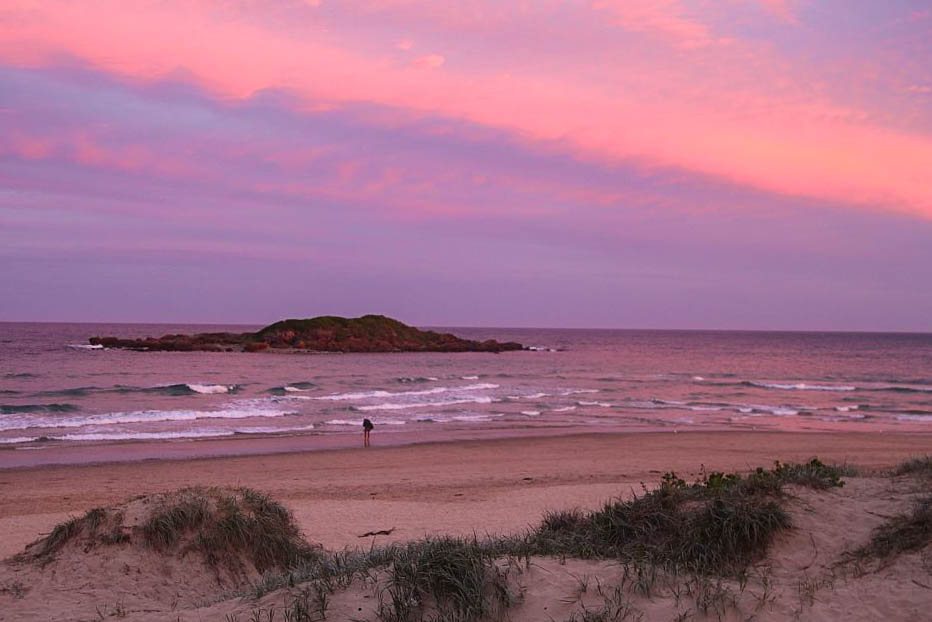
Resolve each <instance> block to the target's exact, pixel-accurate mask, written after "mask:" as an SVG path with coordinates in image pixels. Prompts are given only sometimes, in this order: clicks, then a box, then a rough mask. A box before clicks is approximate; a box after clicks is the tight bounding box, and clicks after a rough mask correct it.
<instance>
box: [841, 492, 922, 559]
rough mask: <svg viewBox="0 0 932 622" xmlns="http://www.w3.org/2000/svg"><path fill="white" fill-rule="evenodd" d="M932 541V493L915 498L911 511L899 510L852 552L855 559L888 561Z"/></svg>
mask: <svg viewBox="0 0 932 622" xmlns="http://www.w3.org/2000/svg"><path fill="white" fill-rule="evenodd" d="M930 543H932V495H927V496H925V497H921V498H919V499H917V500H916V502H915V503H914V504H913V507H912V509H911V510H910V511H909V512H906V513H903V514H898V515H896V516H894V517H892V518H890V519H888V520H887V521H886V522H885V523H883V524H882V525H880V526H879V527H877V528H876V529H875V530H874V532H873V534H872V535H871V539H870V542H868V543H867V544H865V545H863V546H861V547H859V548H858V549H856V550H855V551H854V553H853V555H854V557H855V559H858V560H867V559H875V560H879V561H888V560H890V559H892V558H894V557H896V556H897V555H900V554H903V553H909V552H912V551H919V550H921V549H923V548H925V547H926V546H928V545H929V544H930Z"/></svg>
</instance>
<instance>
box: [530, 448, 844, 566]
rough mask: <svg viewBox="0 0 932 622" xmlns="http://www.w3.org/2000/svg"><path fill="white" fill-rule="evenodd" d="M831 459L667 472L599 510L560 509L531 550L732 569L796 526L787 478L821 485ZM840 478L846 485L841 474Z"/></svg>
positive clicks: (535, 534)
mask: <svg viewBox="0 0 932 622" xmlns="http://www.w3.org/2000/svg"><path fill="white" fill-rule="evenodd" d="M823 469H824V466H822V465H821V463H819V465H816V464H813V463H810V466H805V465H804V466H802V467H800V466H798V465H779V464H778V465H777V466H776V467H775V468H774V469H773V470H771V471H765V470H763V469H758V470H757V471H756V472H754V473H752V474H751V475H749V476H747V477H742V476H740V475H737V474H729V475H725V474H723V473H718V472H714V473H709V474H707V475H706V476H705V477H704V478H703V479H701V480H700V481H698V482H696V483H694V484H691V485H690V484H687V483H686V482H685V481H684V480H683V479H681V478H678V477H677V476H676V474H675V473H672V472H671V473H667V474H666V475H664V476H663V479H662V480H661V484H660V487H659V488H657V489H655V490H652V491H647V490H646V488H645V490H644V493H643V494H642V495H640V496H635V497H634V498H633V499H631V500H628V501H621V500H619V501H613V502H610V503H607V504H606V505H605V506H604V507H603V508H602V509H600V510H597V511H595V512H589V513H582V512H579V511H578V510H572V511H563V512H552V513H549V514H547V515H545V516H544V519H543V521H542V522H541V524H540V526H539V527H538V528H537V529H535V530H533V531H532V532H531V533H530V534H529V535H528V536H527V538H526V541H525V543H524V546H525V547H526V549H527V550H526V551H525V552H526V553H527V554H531V555H561V556H569V557H581V558H615V559H619V560H621V561H624V562H638V563H644V562H647V563H649V564H658V565H660V566H662V567H665V568H667V569H683V570H688V571H695V572H702V573H715V574H730V573H736V572H739V571H741V570H742V569H744V568H746V567H747V565H748V564H750V563H751V562H753V561H755V560H756V559H758V558H759V557H761V556H762V555H763V553H764V552H765V551H766V549H767V546H768V545H769V543H770V541H771V539H772V538H773V535H774V534H775V533H776V532H777V531H779V530H781V529H785V528H787V527H789V526H790V520H789V516H788V515H787V514H786V512H785V511H784V510H783V509H782V508H781V507H780V505H779V504H778V503H777V502H776V501H774V497H776V496H777V495H779V494H780V492H781V487H782V485H783V484H784V483H785V482H787V481H793V482H805V483H807V484H808V485H813V486H816V487H819V488H822V487H825V486H828V485H832V482H835V481H836V479H835V474H834V473H825V472H823ZM834 485H840V482H838V483H835V484H834Z"/></svg>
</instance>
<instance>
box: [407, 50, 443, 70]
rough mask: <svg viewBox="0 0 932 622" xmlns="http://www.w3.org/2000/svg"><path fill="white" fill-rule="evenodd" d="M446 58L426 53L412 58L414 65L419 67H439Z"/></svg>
mask: <svg viewBox="0 0 932 622" xmlns="http://www.w3.org/2000/svg"><path fill="white" fill-rule="evenodd" d="M444 62H446V59H445V58H444V57H443V56H441V55H440V54H427V55H426V56H420V57H418V58H416V59H414V66H415V67H420V68H421V69H439V68H440V67H442V66H443V63H444Z"/></svg>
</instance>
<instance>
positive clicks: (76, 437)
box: [0, 424, 314, 444]
mask: <svg viewBox="0 0 932 622" xmlns="http://www.w3.org/2000/svg"><path fill="white" fill-rule="evenodd" d="M313 428H314V424H308V425H305V426H297V427H283V428H279V427H274V426H254V427H248V428H235V429H232V430H173V431H165V432H133V431H126V432H115V431H106V432H77V433H74V434H61V435H58V436H18V437H13V438H0V444H21V443H34V442H38V441H42V442H48V441H155V440H175V439H193V438H220V437H224V436H236V435H249V434H281V433H286V432H303V431H307V430H312V429H313Z"/></svg>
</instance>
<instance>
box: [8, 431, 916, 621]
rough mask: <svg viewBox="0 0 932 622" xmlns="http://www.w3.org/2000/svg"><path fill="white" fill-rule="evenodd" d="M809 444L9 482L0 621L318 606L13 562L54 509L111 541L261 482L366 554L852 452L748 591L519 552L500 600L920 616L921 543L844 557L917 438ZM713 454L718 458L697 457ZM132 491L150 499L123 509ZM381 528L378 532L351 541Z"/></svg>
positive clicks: (223, 583)
mask: <svg viewBox="0 0 932 622" xmlns="http://www.w3.org/2000/svg"><path fill="white" fill-rule="evenodd" d="M814 437H816V435H790V434H774V435H772V434H767V435H763V434H758V435H738V434H722V435H694V436H693V435H678V436H676V437H674V436H673V435H644V436H643V437H641V439H640V441H641V442H640V443H638V444H637V445H636V446H634V445H628V444H627V441H630V440H631V439H630V438H629V437H619V438H601V437H575V438H573V437H568V438H563V439H536V440H535V439H522V440H515V441H500V442H494V443H464V444H460V445H457V446H454V447H451V446H442V445H435V446H418V447H405V448H393V449H389V450H383V451H373V452H362V451H355V452H319V453H317V454H300V455H299V454H294V455H282V456H264V457H250V458H227V459H222V460H202V461H184V462H149V463H138V464H121V465H97V466H85V467H76V468H72V469H64V468H51V469H49V468H45V469H34V470H28V471H25V470H24V471H5V472H2V473H0V486H2V487H3V488H2V491H3V493H4V495H5V496H4V499H5V500H6V499H9V503H5V504H4V507H3V508H2V510H0V511H2V512H3V513H4V516H3V517H2V519H0V520H2V521H3V522H4V523H3V524H4V526H10V525H14V524H15V525H19V529H18V531H16V532H15V533H13V532H11V531H9V530H4V531H3V533H4V534H5V535H4V542H3V544H4V547H5V548H6V549H10V548H13V547H14V546H15V547H16V552H20V555H19V556H18V557H17V558H14V559H11V560H7V561H6V562H4V563H3V565H2V566H0V619H2V620H29V619H36V620H39V619H41V620H46V619H48V620H96V619H100V618H101V617H103V618H104V619H106V618H109V617H115V618H118V617H125V619H132V620H166V619H170V620H192V621H193V620H223V621H224V622H226V621H227V620H230V619H238V620H250V619H253V618H252V616H254V615H257V614H259V615H262V616H267V615H268V612H269V610H270V609H274V610H276V613H275V615H276V617H275V619H284V618H283V617H282V616H283V613H284V611H285V609H286V608H288V607H289V606H291V607H293V606H294V604H295V602H296V599H297V600H298V601H300V599H302V598H305V599H307V601H306V602H307V604H308V605H309V606H312V605H313V604H314V603H313V600H314V599H313V594H312V592H310V591H308V592H306V593H305V592H302V590H304V589H308V588H309V584H306V585H302V584H300V583H299V584H297V585H296V586H294V587H292V588H286V589H278V590H273V591H272V592H270V593H268V594H265V595H264V596H262V597H261V598H259V599H252V598H245V599H244V598H240V597H238V595H240V594H246V593H247V592H248V587H249V585H250V584H251V582H253V581H255V580H256V579H257V578H258V576H259V570H258V569H257V568H256V567H255V564H252V565H250V564H245V565H243V566H240V567H239V570H238V571H237V572H233V571H231V570H229V569H227V570H224V571H222V572H219V573H218V572H217V571H216V570H215V569H213V568H212V567H211V566H210V564H205V562H204V560H203V559H202V558H200V557H198V556H197V555H196V554H195V553H192V551H191V550H190V549H185V547H180V548H178V547H176V548H172V549H170V550H168V549H166V550H154V549H152V548H151V547H147V546H144V543H142V541H135V540H133V541H130V542H127V541H120V542H116V543H104V544H100V543H99V542H98V543H97V544H93V543H89V542H88V540H87V539H86V538H83V539H82V537H78V538H76V539H75V540H73V541H70V542H69V543H67V545H65V546H63V547H62V548H61V549H59V550H57V551H56V552H55V554H54V555H53V556H50V557H48V558H43V557H42V556H37V551H39V550H40V549H41V547H42V544H41V543H39V544H33V545H32V546H31V547H29V548H26V549H25V550H24V544H25V543H24V542H17V541H15V538H17V537H18V538H23V537H25V536H26V535H27V534H29V529H28V527H27V526H28V525H29V524H30V520H32V518H33V517H43V518H44V520H45V522H44V523H43V522H39V521H37V522H32V523H31V524H32V527H33V531H34V533H32V534H31V537H30V539H32V538H35V537H36V536H39V535H41V533H42V532H46V533H47V531H48V526H47V525H48V522H49V521H51V520H52V519H53V518H54V517H56V516H60V515H61V514H62V510H65V511H66V512H67V511H71V512H73V513H74V515H76V516H77V515H79V512H80V515H83V512H84V511H86V510H88V509H90V508H91V507H95V506H105V507H108V508H109V510H108V513H107V514H106V516H111V517H112V516H113V515H115V514H120V515H121V517H122V518H121V521H122V522H121V523H120V524H121V528H120V533H126V534H135V533H137V531H138V529H139V527H140V525H142V524H143V523H144V522H145V520H146V517H147V516H150V515H151V513H152V508H154V507H159V503H160V502H159V501H158V500H159V499H163V497H161V496H159V495H160V494H162V493H164V492H165V491H167V490H174V489H176V488H181V487H183V486H188V485H195V484H204V483H211V484H219V485H250V486H255V483H257V482H258V483H263V482H264V483H265V484H266V485H265V486H261V485H260V486H255V487H257V488H261V489H263V490H264V491H268V492H271V493H272V496H273V497H275V498H278V499H280V500H282V501H283V502H284V504H285V506H287V507H288V508H290V509H292V510H293V511H294V514H295V516H296V518H297V522H298V524H299V525H300V528H301V530H302V531H303V533H304V537H305V538H307V539H308V540H311V541H313V542H315V543H316V542H322V543H323V544H324V545H326V546H327V547H328V548H330V549H340V548H342V547H344V546H348V545H352V546H360V545H362V546H363V547H364V548H365V547H368V546H369V545H370V544H372V543H376V544H380V545H381V544H385V543H388V542H391V541H395V542H402V541H409V540H413V539H416V538H420V537H423V536H424V535H425V534H460V535H468V534H471V533H473V532H479V534H480V535H481V534H484V533H486V532H489V533H494V534H507V533H516V532H519V531H522V530H524V529H525V528H526V527H527V526H529V525H532V524H536V523H538V522H539V520H540V516H541V514H542V513H543V512H544V511H545V510H547V509H561V508H571V507H583V508H586V507H588V508H594V507H597V506H598V505H599V503H600V502H602V501H604V500H606V499H609V498H611V497H615V496H621V497H625V496H630V494H631V492H632V491H633V490H637V488H638V486H639V482H640V481H642V480H643V481H646V482H650V483H651V484H652V485H653V484H654V483H656V482H657V481H658V479H659V477H660V472H662V471H666V470H669V469H674V470H678V471H679V472H680V473H681V474H682V475H684V476H686V478H687V479H691V478H692V477H693V476H692V475H690V474H691V473H693V474H698V469H699V466H698V465H701V464H703V463H704V464H705V466H706V468H707V469H710V470H711V469H722V470H733V469H737V470H746V469H747V468H748V467H749V466H753V465H757V464H760V465H764V466H767V465H769V464H770V461H771V459H772V458H780V459H783V460H786V461H791V460H803V459H806V458H808V457H809V456H811V455H814V454H816V453H818V454H819V455H820V456H822V457H824V459H825V460H826V461H827V462H828V461H831V462H843V461H845V460H847V462H849V463H855V462H858V461H857V460H856V458H857V457H860V458H861V459H862V460H861V464H863V465H864V467H863V471H862V472H863V474H862V475H861V476H858V477H848V478H846V484H845V486H844V487H842V488H832V489H829V490H812V489H809V488H805V487H798V486H789V487H787V492H788V493H789V496H787V497H786V498H785V499H783V500H781V504H782V505H784V507H785V509H786V511H787V512H788V513H789V516H790V519H791V521H792V524H793V526H792V528H790V529H789V530H785V531H781V532H780V533H778V534H777V535H776V536H775V540H774V541H773V542H772V544H771V545H770V547H769V550H768V551H767V553H766V555H765V556H764V557H763V558H761V559H757V560H755V561H754V563H753V564H752V565H751V566H750V568H749V570H748V574H747V580H746V583H744V584H743V585H742V584H739V583H737V582H735V581H732V580H722V581H719V580H718V579H714V580H708V581H706V580H702V581H697V580H693V581H694V582H693V583H690V582H689V580H687V579H686V578H684V575H666V574H664V573H663V572H659V574H658V576H657V577H655V580H654V581H653V582H652V587H651V593H650V597H649V598H648V597H647V596H646V595H645V594H644V593H643V590H639V589H638V587H637V584H636V582H635V581H634V580H633V579H632V575H631V569H630V567H629V568H628V570H627V575H626V570H625V567H624V566H622V565H620V564H619V563H618V562H609V561H598V560H582V559H573V558H566V559H561V558H552V557H541V556H535V557H533V558H531V559H530V564H529V565H528V564H527V563H526V561H527V560H525V562H522V563H519V564H512V565H511V566H507V565H506V564H505V562H503V561H501V560H500V561H499V562H498V563H499V564H501V565H502V568H503V570H504V571H507V573H508V578H507V582H508V585H509V586H510V587H509V589H510V590H512V592H513V602H512V604H511V606H510V607H509V608H508V610H507V619H510V620H514V621H516V622H524V621H526V622H531V621H539V620H549V619H553V620H558V621H561V622H562V621H564V620H571V619H577V620H582V619H583V618H582V617H580V616H581V615H582V614H581V612H582V611H583V610H589V611H590V612H594V611H600V610H602V609H603V608H604V607H605V603H606V597H609V601H610V602H611V603H614V605H616V606H615V607H614V609H613V611H614V613H615V614H617V615H616V617H603V618H591V619H619V620H620V619H631V620H636V619H644V620H653V619H663V620H672V619H698V620H701V619H729V620H730V619H734V620H738V619H741V620H744V619H748V618H749V617H752V616H753V618H754V619H758V620H795V619H805V620H838V619H847V620H875V619H889V620H921V619H927V618H926V616H925V614H926V613H927V611H928V607H929V606H932V578H930V577H932V574H930V570H932V552H930V551H929V549H928V548H926V549H924V550H920V551H917V552H908V553H905V554H901V555H898V556H896V557H894V558H892V559H890V560H888V561H887V562H886V563H883V564H877V563H865V564H852V563H849V562H848V561H847V560H848V559H849V558H848V557H847V556H846V552H849V551H851V550H853V549H855V548H857V547H858V546H861V545H863V544H865V543H866V542H868V541H869V540H870V537H871V533H872V530H873V529H875V528H876V527H878V526H879V525H881V524H883V523H884V522H885V521H887V520H888V519H889V517H890V516H892V515H895V514H897V513H901V512H907V511H909V508H910V506H911V504H912V503H913V502H914V500H915V499H916V498H917V497H919V496H920V495H922V494H923V493H926V494H928V493H929V492H930V485H929V480H928V479H924V478H922V477H915V476H899V477H891V476H889V475H885V474H882V473H880V472H879V469H881V468H885V467H890V466H892V465H894V464H895V463H897V462H899V461H900V460H902V459H903V458H904V457H906V456H907V455H910V454H911V455H917V454H921V453H924V452H923V451H922V449H923V448H924V444H925V442H926V439H925V437H917V436H916V435H911V436H906V437H904V438H901V439H896V438H891V437H888V438H881V439H878V438H877V437H867V436H864V437H858V436H856V435H833V436H828V435H825V436H823V437H821V438H814ZM904 439H905V440H904ZM712 443H714V445H716V446H717V447H718V449H717V450H713V449H710V445H711V444H712ZM819 448H821V450H822V451H815V450H816V449H819ZM622 449H624V451H621V450H622ZM663 465H667V468H665V467H664V466H663ZM655 471H657V472H655ZM302 472H303V473H305V474H307V473H314V474H315V476H314V477H313V483H312V484H309V483H307V482H304V481H303V480H302V478H301V477H300V474H301V473H302ZM270 473H274V474H275V475H274V476H273V477H270V475H269V474H270ZM27 481H29V482H32V485H26V482H27ZM65 490H70V491H71V494H70V495H65V494H63V492H64V491H65ZM276 491H277V492H278V493H282V494H280V495H279V494H277V492H276ZM7 493H11V494H7ZM142 493H146V494H147V496H146V497H144V498H136V499H132V500H129V501H126V498H127V497H132V496H134V495H135V496H138V494H142ZM373 493H374V494H373ZM66 496H67V497H71V499H65V498H64V497H66ZM114 498H116V500H114ZM146 508H148V509H146ZM147 512H148V514H147ZM108 520H110V519H108ZM101 524H110V523H107V521H106V520H105V521H103V522H102V523H101ZM389 528H394V529H393V531H392V532H391V534H390V535H389V536H377V537H374V538H373V537H370V538H359V537H358V536H359V535H360V534H362V533H365V532H366V531H373V530H380V529H389ZM134 529H136V530H137V531H134ZM104 531H105V532H106V530H104ZM11 533H12V535H13V539H11V538H10V537H9V536H8V534H11ZM107 533H113V532H112V530H111V531H110V532H107ZM133 537H137V536H133ZM10 552H13V551H10ZM267 570H270V571H274V570H275V569H274V568H267ZM387 580H388V577H387V575H386V572H385V571H384V570H375V571H374V572H373V573H372V574H371V580H369V581H360V580H356V581H352V582H350V584H349V585H347V586H341V587H339V588H338V589H335V591H334V592H333V593H332V594H330V595H329V596H328V599H327V601H328V602H327V619H328V620H350V619H358V620H373V621H374V620H377V619H378V617H377V610H378V606H379V602H380V595H381V597H382V598H383V602H384V598H385V593H386V592H385V588H386V585H387V583H386V581H387ZM616 589H617V592H616ZM302 594H303V595H302ZM612 599H614V600H612ZM292 611H293V609H292ZM623 614H624V615H626V616H627V617H622V615H623ZM574 616H575V618H574ZM639 616H640V617H639ZM677 616H686V617H680V618H677ZM261 619H267V618H265V617H263V618H261ZM309 619H314V618H309Z"/></svg>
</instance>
